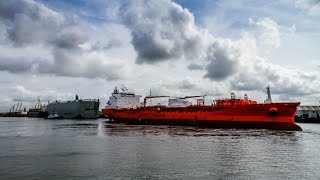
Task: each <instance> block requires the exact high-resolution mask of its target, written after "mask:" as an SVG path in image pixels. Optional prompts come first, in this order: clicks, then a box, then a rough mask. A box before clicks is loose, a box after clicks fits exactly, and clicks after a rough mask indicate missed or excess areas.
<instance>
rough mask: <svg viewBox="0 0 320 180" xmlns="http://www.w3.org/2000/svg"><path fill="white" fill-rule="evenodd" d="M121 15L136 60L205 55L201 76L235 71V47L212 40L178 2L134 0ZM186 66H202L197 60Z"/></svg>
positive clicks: (216, 77) (214, 77) (221, 75)
mask: <svg viewBox="0 0 320 180" xmlns="http://www.w3.org/2000/svg"><path fill="white" fill-rule="evenodd" d="M142 3H143V6H142V5H141V4H142ZM123 19H124V23H125V25H126V26H127V27H128V28H129V29H130V30H131V35H132V41H131V43H132V45H133V47H134V49H135V51H136V52H137V54H138V57H137V59H136V63H137V64H143V63H148V64H154V63H157V62H162V61H166V60H175V59H179V58H183V59H200V60H204V59H207V60H209V65H207V67H206V68H205V70H206V71H207V73H206V75H205V76H204V77H205V78H208V79H210V80H213V81H216V80H218V81H220V80H223V79H225V78H227V77H229V76H231V75H233V74H235V73H236V71H237V66H238V64H237V63H238V59H237V58H238V56H239V55H238V54H237V53H238V52H237V50H236V49H235V48H233V47H230V46H229V45H228V43H229V42H223V41H220V40H214V39H213V36H212V35H211V34H209V33H208V32H207V31H206V30H204V29H201V28H198V27H197V26H196V25H195V23H194V17H193V15H192V14H191V13H190V12H189V11H188V10H187V9H184V8H182V7H181V6H180V5H178V4H175V3H173V2H171V1H169V0H159V1H133V2H132V3H131V4H130V6H129V8H128V9H127V11H126V13H125V15H124V16H123ZM188 68H189V69H190V70H197V69H199V70H200V69H203V68H202V67H200V66H198V65H196V64H190V65H189V66H188Z"/></svg>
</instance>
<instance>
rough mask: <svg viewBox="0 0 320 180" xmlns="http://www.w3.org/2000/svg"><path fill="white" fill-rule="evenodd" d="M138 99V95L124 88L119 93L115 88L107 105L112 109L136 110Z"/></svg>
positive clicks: (138, 104) (138, 103)
mask: <svg viewBox="0 0 320 180" xmlns="http://www.w3.org/2000/svg"><path fill="white" fill-rule="evenodd" d="M140 98H141V96H140V95H136V94H135V93H134V92H130V91H128V89H127V88H125V87H122V88H121V91H120V90H119V89H118V88H117V87H115V89H114V91H113V93H112V94H111V96H110V97H109V100H108V102H107V105H108V106H109V107H113V108H137V107H139V106H140Z"/></svg>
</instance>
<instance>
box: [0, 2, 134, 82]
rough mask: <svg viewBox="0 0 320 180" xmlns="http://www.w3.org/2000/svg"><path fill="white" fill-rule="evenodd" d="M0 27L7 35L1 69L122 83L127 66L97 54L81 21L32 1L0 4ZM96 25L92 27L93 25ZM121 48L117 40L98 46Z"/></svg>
mask: <svg viewBox="0 0 320 180" xmlns="http://www.w3.org/2000/svg"><path fill="white" fill-rule="evenodd" d="M0 10H1V12H0V24H1V25H2V26H4V27H5V29H6V32H1V34H3V35H5V36H7V38H3V39H2V40H1V39H0V40H1V41H0V53H1V54H2V56H1V57H0V70H2V71H8V72H11V73H41V74H54V75H56V76H69V77H86V78H103V79H106V80H110V81H112V80H119V79H121V78H123V77H125V76H126V74H125V73H127V72H128V67H126V66H124V65H122V64H120V63H118V62H117V61H116V59H115V58H111V57H110V56H107V55H104V54H102V53H100V54H98V52H97V50H98V49H95V48H91V49H85V48H83V46H84V45H86V44H88V45H89V47H90V46H92V47H94V45H91V43H92V42H94V40H91V39H90V37H89V35H88V34H87V32H86V31H85V27H83V25H82V23H81V19H79V18H78V17H76V16H73V17H69V16H67V15H65V14H62V13H60V12H56V11H54V10H51V9H49V8H48V7H46V6H44V5H43V4H40V3H39V2H35V1H32V0H22V1H15V0H13V1H9V2H7V3H5V2H1V3H0ZM90 25H92V26H94V25H93V24H90ZM116 45H119V42H117V41H116V40H113V41H109V42H108V44H106V45H104V44H99V46H101V47H103V48H102V50H104V49H105V48H110V47H112V46H116Z"/></svg>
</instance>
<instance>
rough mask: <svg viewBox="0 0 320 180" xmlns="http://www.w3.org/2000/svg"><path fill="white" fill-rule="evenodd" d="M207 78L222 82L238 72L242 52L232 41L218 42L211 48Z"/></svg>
mask: <svg viewBox="0 0 320 180" xmlns="http://www.w3.org/2000/svg"><path fill="white" fill-rule="evenodd" d="M210 50H211V52H210V54H209V56H208V60H209V61H210V63H209V64H208V65H207V66H206V70H207V73H206V74H205V76H204V77H205V78H209V79H211V80H217V81H221V80H224V79H226V78H227V77H229V76H231V75H233V74H235V73H236V72H237V68H238V63H239V56H240V52H239V49H238V47H236V44H235V43H234V42H232V41H230V40H217V41H216V42H215V43H213V44H212V46H211V49H210Z"/></svg>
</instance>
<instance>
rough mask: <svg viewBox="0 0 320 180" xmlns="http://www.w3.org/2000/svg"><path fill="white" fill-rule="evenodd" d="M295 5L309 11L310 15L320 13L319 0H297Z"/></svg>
mask: <svg viewBox="0 0 320 180" xmlns="http://www.w3.org/2000/svg"><path fill="white" fill-rule="evenodd" d="M295 5H296V7H298V8H301V9H303V10H306V11H308V14H310V15H318V14H320V2H319V1H317V0H296V1H295Z"/></svg>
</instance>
